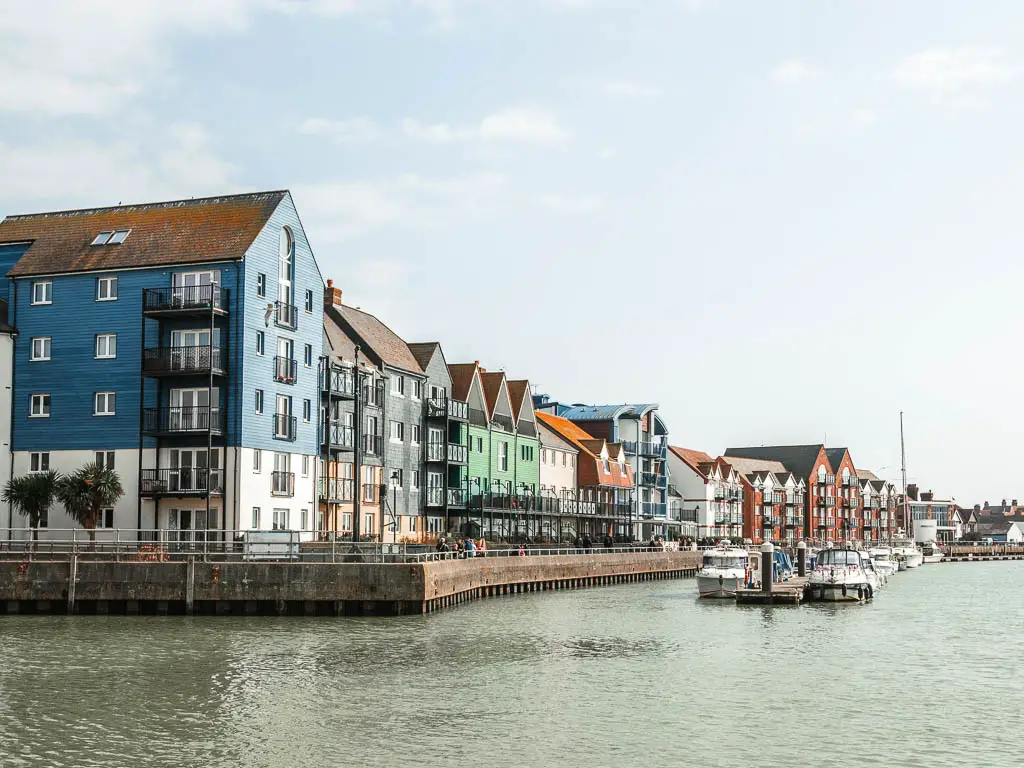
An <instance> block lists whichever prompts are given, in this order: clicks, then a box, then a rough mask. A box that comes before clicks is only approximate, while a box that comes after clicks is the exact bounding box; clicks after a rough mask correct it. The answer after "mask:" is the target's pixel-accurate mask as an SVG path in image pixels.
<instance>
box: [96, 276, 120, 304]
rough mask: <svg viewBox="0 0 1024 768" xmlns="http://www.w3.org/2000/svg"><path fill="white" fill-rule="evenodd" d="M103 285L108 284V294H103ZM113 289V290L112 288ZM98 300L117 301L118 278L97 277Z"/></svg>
mask: <svg viewBox="0 0 1024 768" xmlns="http://www.w3.org/2000/svg"><path fill="white" fill-rule="evenodd" d="M101 286H106V289H107V295H106V296H102V295H101V294H102V291H101V290H100V287H101ZM111 289H113V290H111ZM95 299H96V301H117V278H116V277H97V278H96V296H95Z"/></svg>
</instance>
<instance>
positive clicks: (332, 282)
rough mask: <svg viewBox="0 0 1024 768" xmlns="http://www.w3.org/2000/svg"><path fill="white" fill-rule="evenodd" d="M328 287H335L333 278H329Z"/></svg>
mask: <svg viewBox="0 0 1024 768" xmlns="http://www.w3.org/2000/svg"><path fill="white" fill-rule="evenodd" d="M327 287H328V288H333V287H334V281H333V280H332V279H331V278H327Z"/></svg>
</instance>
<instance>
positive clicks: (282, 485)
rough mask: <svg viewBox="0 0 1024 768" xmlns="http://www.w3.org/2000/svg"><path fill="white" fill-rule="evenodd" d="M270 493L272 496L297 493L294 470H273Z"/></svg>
mask: <svg viewBox="0 0 1024 768" xmlns="http://www.w3.org/2000/svg"><path fill="white" fill-rule="evenodd" d="M270 495H271V496H294V495H295V473H294V472H277V471H274V472H271V473H270Z"/></svg>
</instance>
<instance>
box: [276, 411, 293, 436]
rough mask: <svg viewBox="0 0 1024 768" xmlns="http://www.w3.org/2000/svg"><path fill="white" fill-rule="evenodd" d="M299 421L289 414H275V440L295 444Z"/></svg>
mask: <svg viewBox="0 0 1024 768" xmlns="http://www.w3.org/2000/svg"><path fill="white" fill-rule="evenodd" d="M296 431H297V420H296V418H295V417H294V416H292V415H291V414H288V413H275V414H274V439H275V440H287V441H289V442H292V443H293V442H295V435H296Z"/></svg>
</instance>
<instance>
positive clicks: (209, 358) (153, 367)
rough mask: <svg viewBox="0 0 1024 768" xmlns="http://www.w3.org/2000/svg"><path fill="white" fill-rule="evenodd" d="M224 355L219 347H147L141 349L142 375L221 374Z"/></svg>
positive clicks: (223, 365)
mask: <svg viewBox="0 0 1024 768" xmlns="http://www.w3.org/2000/svg"><path fill="white" fill-rule="evenodd" d="M225 361H226V355H225V354H224V350H223V349H221V348H220V347H214V346H210V345H208V344H207V345H204V346H198V347H149V348H147V349H144V350H142V373H143V375H144V376H189V375H192V374H206V375H209V374H210V373H213V374H215V375H219V376H222V375H224V373H225V372H226V369H225Z"/></svg>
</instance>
